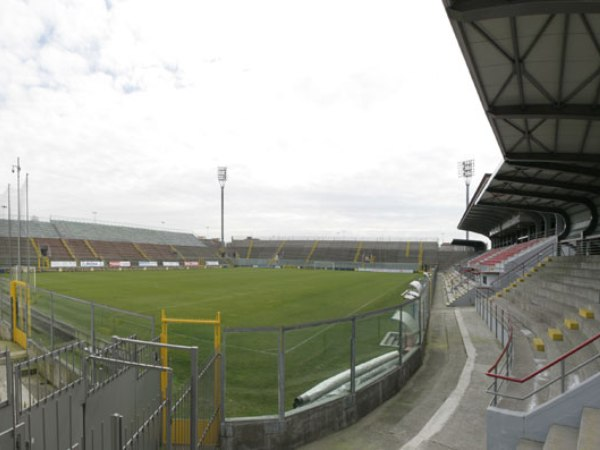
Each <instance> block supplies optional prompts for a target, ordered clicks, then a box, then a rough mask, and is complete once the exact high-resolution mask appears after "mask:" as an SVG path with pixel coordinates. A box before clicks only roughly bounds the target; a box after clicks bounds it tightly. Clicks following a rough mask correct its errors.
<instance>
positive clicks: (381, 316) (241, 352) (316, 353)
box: [222, 279, 429, 417]
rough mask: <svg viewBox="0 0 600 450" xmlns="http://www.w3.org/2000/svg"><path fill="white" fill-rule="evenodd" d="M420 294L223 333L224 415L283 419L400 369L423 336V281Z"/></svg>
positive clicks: (425, 283) (425, 309)
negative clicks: (314, 318)
mask: <svg viewBox="0 0 600 450" xmlns="http://www.w3.org/2000/svg"><path fill="white" fill-rule="evenodd" d="M420 288H421V291H420V292H419V294H420V295H419V296H418V298H412V299H409V300H402V301H401V303H399V304H398V305H396V306H392V307H388V308H384V309H379V310H377V311H372V312H368V313H364V314H359V315H354V316H348V317H344V318H339V319H334V320H326V321H319V322H312V323H305V324H300V325H294V326H284V327H260V328H226V329H225V330H224V333H223V348H224V352H223V353H224V371H223V377H224V379H223V383H222V385H223V387H224V390H223V398H222V409H223V410H224V413H225V414H226V417H241V416H246V417H247V416H264V415H279V416H280V417H283V416H285V414H286V412H289V411H290V410H293V409H295V408H299V407H305V406H307V405H312V404H314V403H316V402H321V401H325V400H328V399H331V398H335V397H339V396H343V395H348V394H353V393H354V392H355V391H356V390H357V389H360V387H361V386H363V385H365V384H367V383H369V382H370V381H372V380H374V379H375V378H376V377H378V376H380V375H382V374H384V373H386V372H387V371H389V370H391V369H392V368H395V367H397V366H398V365H401V364H402V361H403V358H406V357H407V355H408V354H410V353H411V352H412V351H414V350H415V349H416V348H417V347H418V346H419V345H420V344H421V342H422V340H423V336H424V330H425V326H424V324H425V323H426V321H427V317H428V314H429V283H428V281H427V280H426V279H424V280H423V281H422V282H421V284H420ZM405 298H406V297H405Z"/></svg>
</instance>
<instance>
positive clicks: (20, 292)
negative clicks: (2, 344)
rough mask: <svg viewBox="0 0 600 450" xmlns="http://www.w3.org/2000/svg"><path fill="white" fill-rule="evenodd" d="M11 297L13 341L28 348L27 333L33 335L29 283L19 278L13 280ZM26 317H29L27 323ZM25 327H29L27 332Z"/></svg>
mask: <svg viewBox="0 0 600 450" xmlns="http://www.w3.org/2000/svg"><path fill="white" fill-rule="evenodd" d="M10 299H11V303H12V337H13V342H15V343H16V344H18V345H20V346H21V347H22V348H24V349H25V350H27V335H29V336H31V296H30V292H29V286H28V285H27V283H25V282H23V281H18V280H13V281H11V282H10ZM25 318H27V323H25ZM25 328H27V332H25Z"/></svg>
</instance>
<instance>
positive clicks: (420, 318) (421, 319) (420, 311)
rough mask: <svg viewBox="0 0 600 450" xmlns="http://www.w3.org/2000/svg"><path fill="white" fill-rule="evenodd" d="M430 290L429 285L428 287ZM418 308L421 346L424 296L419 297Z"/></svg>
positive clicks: (420, 342) (420, 341)
mask: <svg viewBox="0 0 600 450" xmlns="http://www.w3.org/2000/svg"><path fill="white" fill-rule="evenodd" d="M427 286H428V287H427V288H428V289H429V288H430V286H429V284H428V285H427ZM417 306H418V308H419V314H417V317H418V318H419V322H418V324H417V326H418V327H419V345H421V344H422V343H423V318H422V316H421V315H422V314H423V296H422V295H419V303H417Z"/></svg>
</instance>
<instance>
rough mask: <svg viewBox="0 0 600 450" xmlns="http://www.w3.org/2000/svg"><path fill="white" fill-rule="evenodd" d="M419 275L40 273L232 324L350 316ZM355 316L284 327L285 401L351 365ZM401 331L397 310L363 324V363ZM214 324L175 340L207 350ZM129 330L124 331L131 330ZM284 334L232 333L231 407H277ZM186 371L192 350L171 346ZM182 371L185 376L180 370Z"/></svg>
mask: <svg viewBox="0 0 600 450" xmlns="http://www.w3.org/2000/svg"><path fill="white" fill-rule="evenodd" d="M416 277H417V275H415V274H397V273H393V274H392V273H373V272H352V271H331V270H297V269H251V268H237V269H207V270H171V271H122V272H118V271H110V272H109V271H97V272H63V273H40V274H38V276H37V285H38V287H41V288H44V289H48V290H51V291H55V292H58V293H61V294H65V295H68V296H71V297H76V298H80V299H84V300H89V301H94V302H97V303H102V304H105V305H109V306H113V307H116V308H121V309H126V310H129V311H134V312H137V313H142V314H147V315H152V316H154V317H155V318H156V323H157V324H159V323H160V322H159V317H160V310H161V309H163V308H164V309H165V311H166V315H167V317H169V318H185V319H213V318H214V317H215V315H216V313H217V312H218V311H219V312H221V316H222V321H223V326H224V327H226V328H227V327H230V328H231V327H240V328H242V327H243V328H248V327H279V326H289V325H295V324H300V323H306V322H314V321H319V320H326V319H335V318H344V317H348V316H352V315H355V314H361V313H364V312H367V311H372V310H376V309H380V308H385V307H388V306H394V305H398V304H400V303H401V302H402V297H401V294H402V292H403V291H404V290H406V289H407V287H408V283H409V282H410V281H411V280H413V279H415V278H416ZM350 328H351V324H350V322H344V323H339V324H327V325H320V326H316V327H309V328H302V329H299V330H295V331H290V332H287V333H286V334H285V343H284V346H285V355H286V362H285V373H286V378H285V386H286V399H285V405H286V409H291V405H292V403H293V399H294V397H295V396H296V395H299V394H300V393H302V392H303V391H305V390H307V389H309V388H311V387H312V386H314V385H315V384H317V383H319V382H320V381H323V380H324V379H325V378H327V377H329V376H332V375H334V374H336V373H339V372H340V371H342V370H345V369H348V365H349V361H350V349H349V345H348V342H349V339H350V333H351V331H350ZM393 330H396V331H397V322H394V321H391V320H390V314H386V315H385V316H381V317H372V318H369V319H365V320H364V321H361V322H360V323H358V324H357V333H358V335H359V340H358V348H357V355H358V358H357V359H358V360H359V361H358V362H359V363H360V362H362V361H363V360H366V359H369V358H372V357H374V356H378V355H380V354H382V353H384V352H387V351H389V350H390V349H389V348H381V347H380V346H379V342H380V340H381V338H382V336H383V335H385V333H386V332H387V331H393ZM212 332H213V330H212V328H211V327H209V326H198V325H170V326H169V342H170V343H174V344H182V345H198V346H199V348H200V359H201V360H203V359H205V358H207V357H208V356H209V354H210V351H211V350H212ZM123 334H126V330H124V333H123ZM279 345H280V343H279V333H277V332H273V331H263V332H256V333H227V334H226V336H225V346H224V351H225V353H226V366H227V371H226V374H227V379H226V406H227V415H228V416H229V417H234V416H246V415H263V414H275V413H276V412H277V383H278V379H277V376H278V360H277V356H278V352H279V350H280V349H279ZM169 363H170V364H171V365H173V366H174V367H175V369H176V372H177V373H178V374H179V375H178V378H179V379H180V380H183V379H185V374H186V373H187V374H189V370H187V369H186V368H185V367H184V366H185V365H186V363H185V357H184V356H177V355H176V354H174V353H173V352H171V353H170V361H169ZM178 366H179V367H178ZM181 374H184V375H181Z"/></svg>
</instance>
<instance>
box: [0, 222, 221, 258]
mask: <svg viewBox="0 0 600 450" xmlns="http://www.w3.org/2000/svg"><path fill="white" fill-rule="evenodd" d="M20 226H21V236H22V237H21V264H22V265H29V266H35V267H38V268H40V269H46V268H52V267H55V268H72V267H96V268H98V267H105V266H106V267H108V266H110V263H111V262H120V261H125V262H128V263H129V266H130V267H139V266H140V265H141V266H144V267H149V265H148V263H152V264H151V265H150V266H152V265H154V263H155V265H157V266H158V265H162V264H164V263H165V262H167V263H172V264H174V263H177V264H178V265H182V266H184V265H185V264H186V263H188V264H189V263H196V264H199V263H203V262H204V261H206V260H207V259H210V260H220V253H219V244H218V243H216V242H215V241H211V240H206V239H198V238H196V237H195V236H194V235H192V234H191V233H181V232H173V231H159V230H151V229H145V228H135V227H127V226H115V225H104V224H98V223H83V222H69V221H65V220H51V221H49V222H42V221H37V220H36V221H29V222H25V221H22V222H21V225H20ZM16 236H18V223H17V222H16V221H14V220H13V221H10V222H9V221H8V220H0V267H8V266H11V265H12V266H14V265H16V264H17V254H18V247H19V245H18V238H17V237H16ZM23 236H27V237H26V238H25V237H23ZM82 261H83V262H84V263H83V264H81V262H82ZM140 263H142V264H140ZM73 264H74V265H73Z"/></svg>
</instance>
